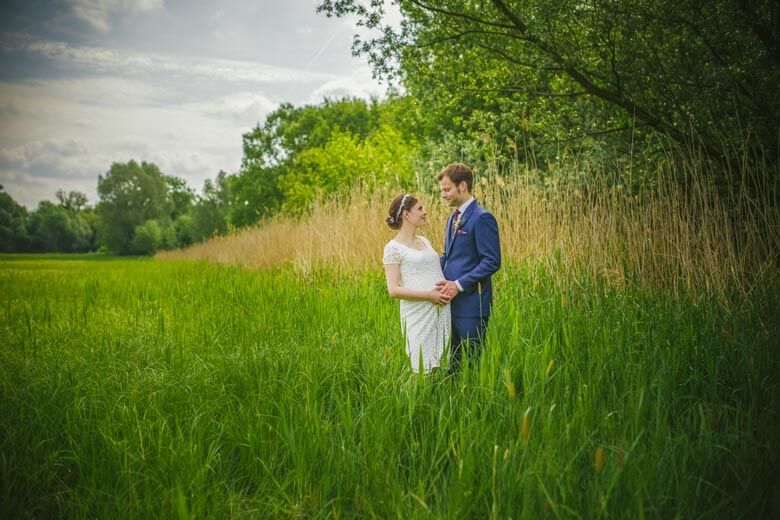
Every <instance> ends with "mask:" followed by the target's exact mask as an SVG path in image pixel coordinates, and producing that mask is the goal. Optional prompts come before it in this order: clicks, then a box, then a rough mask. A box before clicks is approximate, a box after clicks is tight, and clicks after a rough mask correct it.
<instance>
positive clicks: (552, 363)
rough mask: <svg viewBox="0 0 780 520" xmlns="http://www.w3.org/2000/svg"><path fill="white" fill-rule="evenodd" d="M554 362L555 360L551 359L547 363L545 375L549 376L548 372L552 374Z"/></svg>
mask: <svg viewBox="0 0 780 520" xmlns="http://www.w3.org/2000/svg"><path fill="white" fill-rule="evenodd" d="M554 364H555V360H554V359H551V360H550V362H549V363H547V371H546V372H547V377H550V374H552V369H553V365H554Z"/></svg>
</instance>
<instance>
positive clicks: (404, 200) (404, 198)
mask: <svg viewBox="0 0 780 520" xmlns="http://www.w3.org/2000/svg"><path fill="white" fill-rule="evenodd" d="M408 196H409V194H408V193H404V196H403V198H402V199H401V204H399V205H398V211H396V212H395V220H394V221H395V222H398V219H399V218H400V217H401V213H403V211H404V202H406V197H408Z"/></svg>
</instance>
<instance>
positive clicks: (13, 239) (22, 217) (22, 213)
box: [0, 185, 29, 253]
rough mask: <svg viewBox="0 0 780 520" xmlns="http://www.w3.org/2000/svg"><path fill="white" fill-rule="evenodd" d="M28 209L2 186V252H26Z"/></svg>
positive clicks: (0, 215)
mask: <svg viewBox="0 0 780 520" xmlns="http://www.w3.org/2000/svg"><path fill="white" fill-rule="evenodd" d="M27 218H28V215H27V209H26V208H25V207H24V206H22V205H21V204H19V203H18V202H16V201H15V200H14V198H13V197H11V195H9V194H8V193H6V192H5V191H3V186H2V185H0V251H2V252H4V253H9V252H12V251H24V250H25V249H26V248H27V245H28V241H29V239H28V236H27Z"/></svg>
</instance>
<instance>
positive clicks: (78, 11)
mask: <svg viewBox="0 0 780 520" xmlns="http://www.w3.org/2000/svg"><path fill="white" fill-rule="evenodd" d="M68 4H70V7H71V10H72V11H73V14H74V15H75V16H76V17H78V18H80V19H82V20H84V21H85V22H87V23H88V24H90V25H91V26H92V27H93V28H95V29H97V30H99V31H101V32H107V31H108V29H109V24H108V18H109V16H110V15H111V14H112V13H115V12H119V13H122V12H125V13H140V12H150V11H156V10H158V9H161V8H163V7H164V1H163V0H69V1H68Z"/></svg>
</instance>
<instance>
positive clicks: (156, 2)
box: [0, 0, 386, 209]
mask: <svg viewBox="0 0 780 520" xmlns="http://www.w3.org/2000/svg"><path fill="white" fill-rule="evenodd" d="M317 4H318V2H317V1H316V0H212V1H208V0H186V1H185V0H181V1H180V0H49V1H44V0H11V1H8V0H4V1H3V2H2V3H1V4H0V184H2V186H3V188H4V190H5V191H6V192H7V193H9V194H10V195H11V196H12V197H13V198H14V199H15V200H16V201H17V202H19V203H20V204H23V205H24V206H27V208H28V209H34V208H35V207H37V205H38V202H39V201H41V200H52V201H54V200H56V196H55V193H56V192H57V190H59V189H63V190H65V191H71V190H77V191H81V192H83V193H85V194H86V195H87V197H88V199H89V203H90V204H95V203H97V201H98V199H97V178H98V175H104V174H105V173H106V172H107V171H108V170H109V168H110V167H111V164H112V163H114V162H127V161H129V160H130V159H135V160H136V161H139V162H140V161H147V162H153V163H155V164H156V165H157V166H158V167H159V168H160V169H161V170H162V172H163V173H165V174H166V175H174V176H177V177H181V178H183V179H185V180H186V181H187V184H188V185H189V186H190V187H191V188H193V189H194V190H195V191H196V192H197V193H200V192H201V189H202V187H203V181H204V180H205V179H207V178H212V179H213V178H214V177H216V175H217V174H218V173H219V171H220V170H224V171H227V172H236V171H238V169H239V168H240V164H241V145H242V141H241V136H242V134H243V133H245V132H247V131H249V130H251V129H252V128H253V127H254V126H256V125H257V124H258V123H260V124H262V122H263V121H264V120H265V116H266V115H268V114H269V113H270V112H272V111H273V110H274V109H275V108H277V107H278V106H279V105H280V104H281V103H284V102H290V103H293V104H294V105H296V106H300V105H304V104H310V103H319V102H321V101H322V99H323V98H324V97H325V96H329V97H342V96H358V97H362V98H366V99H368V98H369V97H370V96H372V95H373V96H382V95H383V94H384V93H385V90H386V88H385V86H384V85H382V84H380V83H379V82H377V81H376V80H374V79H372V77H371V72H370V68H369V66H368V64H367V62H366V61H365V59H364V58H355V57H353V56H352V53H351V43H352V37H353V34H354V33H355V32H356V28H355V25H354V20H352V19H338V18H328V17H326V16H325V15H324V14H322V13H320V14H318V13H317V12H316V6H317Z"/></svg>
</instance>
